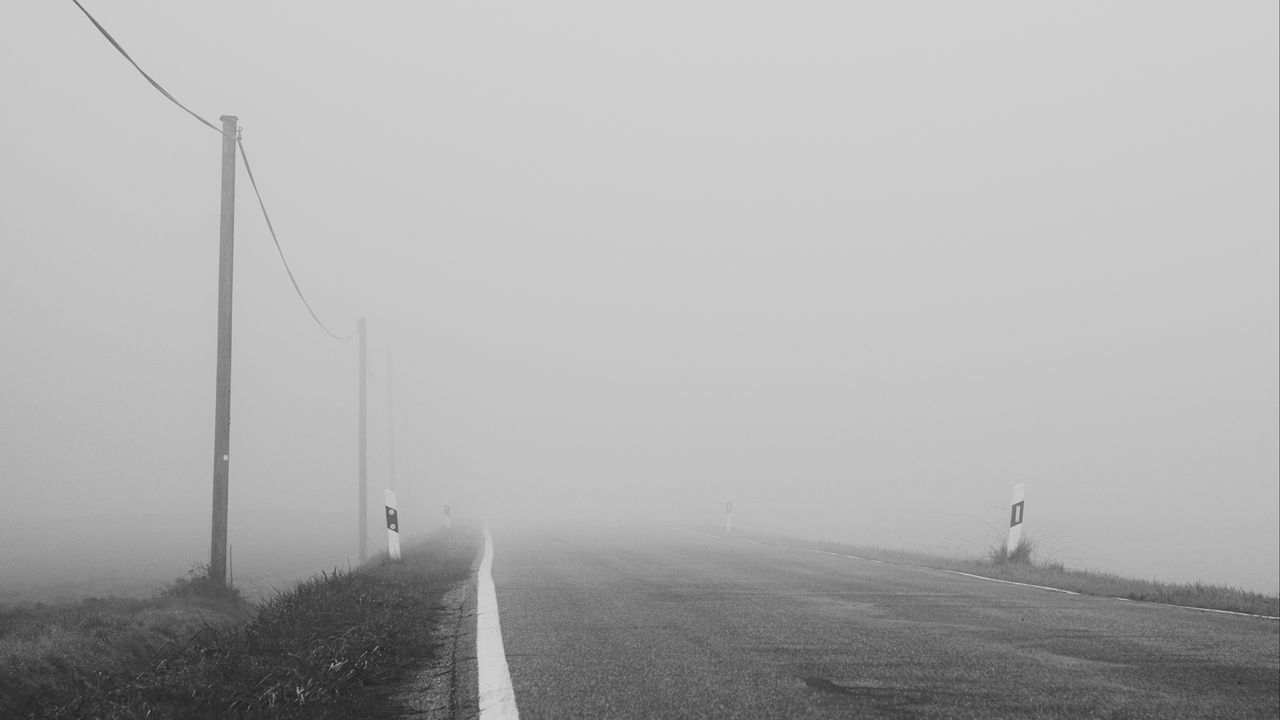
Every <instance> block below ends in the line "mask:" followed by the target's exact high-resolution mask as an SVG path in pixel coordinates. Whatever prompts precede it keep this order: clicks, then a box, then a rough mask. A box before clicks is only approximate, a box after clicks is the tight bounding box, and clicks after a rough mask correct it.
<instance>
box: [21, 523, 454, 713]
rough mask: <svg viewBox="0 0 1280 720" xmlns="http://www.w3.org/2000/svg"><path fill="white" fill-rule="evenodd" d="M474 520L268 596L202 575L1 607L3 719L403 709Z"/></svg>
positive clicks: (426, 654) (428, 649)
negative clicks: (151, 588) (110, 595)
mask: <svg viewBox="0 0 1280 720" xmlns="http://www.w3.org/2000/svg"><path fill="white" fill-rule="evenodd" d="M478 543H479V541H478V533H477V532H475V530H474V529H458V530H454V531H452V532H450V533H440V534H437V535H435V536H432V537H431V538H429V539H428V540H427V541H426V542H425V543H423V544H422V545H418V546H415V547H409V548H406V551H405V554H404V561H403V562H399V563H391V562H387V561H385V560H383V561H378V560H375V561H372V562H370V563H369V564H367V565H365V566H363V567H361V568H359V569H357V570H354V571H341V570H335V571H333V572H331V573H322V574H321V575H319V576H316V577H313V578H311V579H309V580H306V581H303V582H300V583H298V584H297V586H295V587H294V588H292V589H290V590H288V591H285V592H281V593H279V594H278V595H276V596H275V597H273V598H271V599H269V600H267V601H265V602H263V603H262V604H261V605H258V606H251V605H249V604H248V603H246V602H244V600H243V599H242V598H240V597H239V596H238V595H236V594H234V593H230V594H228V593H225V592H223V593H222V594H219V593H217V592H216V591H214V590H213V589H212V588H210V587H208V586H207V583H204V582H203V580H202V579H201V578H198V577H193V578H188V579H186V580H184V581H180V582H178V583H174V584H173V585H171V586H170V587H169V588H167V589H166V590H164V591H162V592H161V593H158V594H157V595H156V596H155V597H153V598H149V599H145V600H126V599H110V600H96V599H95V600H87V601H84V602H82V603H79V604H77V605H74V606H64V607H56V608H49V607H42V606H28V607H21V608H13V609H8V610H2V611H0V717H4V718H34V719H44V718H49V719H57V720H62V719H65V718H85V717H92V718H103V719H104V720H124V719H132V718H299V719H305V720H314V719H328V718H348V717H362V718H391V717H396V716H397V715H398V714H400V712H401V710H402V709H403V708H400V707H398V706H397V703H396V701H395V699H394V693H393V692H392V690H394V689H395V687H396V686H397V684H398V683H400V682H402V681H404V680H406V679H407V678H408V677H409V676H410V674H411V673H412V672H413V670H414V669H416V668H417V667H418V666H420V665H421V664H422V663H423V662H425V661H426V660H427V659H428V658H429V657H430V656H431V654H432V652H433V648H434V645H433V641H432V640H431V638H430V635H429V633H430V629H431V625H432V620H433V619H434V613H435V612H436V610H437V608H438V606H439V601H440V598H441V597H442V595H443V594H444V592H445V591H446V590H448V588H449V587H450V586H452V585H453V584H454V583H456V582H458V581H460V580H463V579H465V578H466V577H467V576H468V574H469V572H470V568H471V563H472V561H473V560H474V558H475V555H476V552H477V549H478Z"/></svg>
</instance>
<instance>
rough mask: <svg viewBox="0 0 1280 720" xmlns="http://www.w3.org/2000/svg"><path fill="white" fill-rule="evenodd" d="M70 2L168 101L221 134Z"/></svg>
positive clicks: (76, 2) (218, 129)
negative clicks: (180, 100)
mask: <svg viewBox="0 0 1280 720" xmlns="http://www.w3.org/2000/svg"><path fill="white" fill-rule="evenodd" d="M71 2H73V3H75V4H76V7H78V8H80V12H82V13H84V16H85V17H87V18H89V22H91V23H93V26H94V27H96V28H98V32H100V33H102V37H104V38H106V39H107V42H109V43H111V45H112V47H114V48H115V49H116V50H117V51H118V52H119V53H120V54H121V55H123V56H124V59H125V60H128V61H129V64H130V65H132V66H133V67H134V69H136V70H137V71H138V72H140V73H142V77H144V78H146V79H147V82H149V83H151V86H152V87H154V88H155V89H156V90H159V91H160V94H161V95H164V96H165V97H167V98H169V101H170V102H172V103H173V104H174V105H177V106H178V107H180V108H182V109H183V110H186V111H187V114H188V115H190V116H191V117H193V118H195V119H197V120H199V121H200V122H202V123H204V124H205V125H208V126H209V127H210V128H212V129H213V131H214V132H216V133H218V134H219V135H222V134H223V132H222V128H220V127H218V126H217V125H214V124H213V123H211V122H209V121H208V120H206V119H204V118H202V117H200V116H199V115H197V114H196V113H195V112H194V111H193V110H192V109H191V108H189V107H187V106H186V105H183V104H182V103H180V102H178V98H176V97H174V96H173V95H170V94H169V91H168V90H165V89H164V88H163V87H161V86H160V83H158V82H156V81H155V80H154V79H152V77H151V76H150V75H148V74H147V71H146V70H143V69H142V67H140V66H139V65H138V63H136V62H134V60H133V58H131V57H129V53H127V52H125V49H124V48H123V47H120V43H118V42H116V39H115V38H113V37H111V33H109V32H107V29H106V28H104V27H102V23H100V22H98V20H97V18H95V17H94V16H92V15H90V14H89V11H88V10H85V9H84V6H83V5H81V4H80V0H71Z"/></svg>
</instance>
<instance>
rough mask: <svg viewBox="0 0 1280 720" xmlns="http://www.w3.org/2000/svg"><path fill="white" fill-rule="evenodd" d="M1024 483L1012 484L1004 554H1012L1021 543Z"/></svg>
mask: <svg viewBox="0 0 1280 720" xmlns="http://www.w3.org/2000/svg"><path fill="white" fill-rule="evenodd" d="M1026 491H1027V486H1026V485H1014V486H1013V505H1012V506H1011V507H1010V508H1009V542H1008V544H1006V545H1005V555H1006V556H1008V555H1012V554H1013V551H1015V550H1017V549H1018V545H1019V544H1021V543H1022V509H1023V505H1024V504H1025V503H1026Z"/></svg>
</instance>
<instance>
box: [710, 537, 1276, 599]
mask: <svg viewBox="0 0 1280 720" xmlns="http://www.w3.org/2000/svg"><path fill="white" fill-rule="evenodd" d="M703 531H707V530H706V529H705V528H704V529H703ZM707 532H715V533H717V534H723V532H722V531H707ZM733 536H734V537H742V538H747V539H751V540H755V541H757V542H763V543H767V544H770V545H783V546H788V547H797V548H806V549H811V550H819V551H823V552H831V553H836V554H841V555H849V556H853V557H857V558H863V559H866V560H874V561H878V562H886V563H892V564H896V565H909V566H914V567H922V568H930V569H934V570H946V571H950V572H960V573H968V574H971V575H978V576H981V577H985V578H990V579H992V580H1001V581H1005V582H1015V583H1023V584H1027V585H1038V586H1042V587H1048V588H1054V589H1057V590H1064V591H1067V592H1074V593H1079V594H1081V595H1097V596H1101V597H1115V598H1122V599H1125V600H1135V601H1138V602H1149V603H1159V604H1164V605H1177V606H1180V607H1191V608H1199V609H1204V610H1218V611H1223V612H1234V613H1243V614H1246V615H1259V616H1263V617H1269V618H1276V617H1280V597H1277V596H1275V595H1264V594H1262V593H1256V592H1249V591H1247V590H1241V589H1238V588H1233V587H1228V586H1225V585H1213V584H1209V583H1166V582H1159V581H1155V580H1140V579H1136V578H1128V577H1123V576H1121V575H1115V574H1111V573H1103V572H1096V571H1092V570H1076V569H1072V568H1068V567H1065V566H1063V565H1062V563H1057V562H1044V561H1038V560H1036V559H1035V557H1034V550H1033V547H1032V543H1028V544H1027V545H1026V546H1025V547H1022V548H1019V549H1018V552H1015V553H1011V554H1009V555H1006V554H1005V553H1004V552H1003V549H1002V548H997V549H995V550H993V551H991V552H989V553H988V554H987V556H986V557H982V558H959V557H944V556H938V555H929V554H925V553H916V552H909V551H902V550H889V549H886V548H880V547H864V546H853V545H847V544H843V543H836V542H828V541H823V540H801V539H797V538H794V537H787V536H783V535H775V534H771V533H762V532H750V531H737V532H735V533H734V534H733Z"/></svg>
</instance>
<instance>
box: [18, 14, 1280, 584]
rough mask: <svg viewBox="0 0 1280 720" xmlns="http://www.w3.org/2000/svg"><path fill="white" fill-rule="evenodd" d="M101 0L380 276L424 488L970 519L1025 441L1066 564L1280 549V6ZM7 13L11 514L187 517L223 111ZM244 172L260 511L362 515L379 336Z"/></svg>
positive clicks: (853, 533) (416, 506)
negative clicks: (363, 424)
mask: <svg viewBox="0 0 1280 720" xmlns="http://www.w3.org/2000/svg"><path fill="white" fill-rule="evenodd" d="M86 7H88V8H89V10H90V11H91V12H93V13H95V15H96V16H97V17H98V19H99V20H100V21H101V22H102V23H103V24H104V25H105V26H106V27H107V28H108V29H109V30H110V31H111V32H112V33H113V34H114V35H115V36H116V38H117V39H118V40H119V41H120V42H121V43H122V44H123V45H124V46H125V47H126V48H127V49H128V50H129V52H130V53H131V54H132V55H133V57H134V58H135V60H137V61H138V62H139V63H140V64H141V65H142V67H143V68H145V69H147V71H148V72H149V73H151V74H152V76H154V77H155V78H156V79H157V80H158V81H159V82H160V83H161V84H163V85H165V86H166V87H167V89H169V90H170V91H171V92H172V93H174V94H175V95H176V96H177V97H178V98H179V99H180V100H182V101H183V102H184V103H185V104H187V105H188V106H189V107H191V108H192V109H193V110H195V111H196V112H198V113H200V114H202V115H204V116H206V117H209V118H210V119H213V120H214V121H215V122H216V119H217V117H218V116H219V115H221V114H231V115H237V116H238V117H239V118H240V122H241V125H242V126H243V128H244V142H245V146H246V148H247V150H248V153H249V157H250V159H251V161H252V163H253V168H254V172H255V174H256V176H257V178H258V181H259V183H260V186H261V189H262V191H263V193H264V196H265V198H266V202H267V204H268V209H269V211H270V212H271V214H272V220H273V222H274V223H275V226H276V229H277V231H278V232H279V234H280V239H281V242H282V243H283V245H284V249H285V252H286V253H287V254H288V256H289V259H290V262H291V264H292V266H293V269H294V272H295V273H296V275H297V277H298V280H299V282H300V283H301V286H302V288H303V291H304V292H305V293H306V294H307V296H308V299H309V300H310V301H311V302H312V304H313V306H314V307H315V309H316V311H317V312H318V313H319V314H320V316H321V317H322V318H323V319H324V320H325V322H326V323H328V324H329V325H330V326H331V327H333V328H334V329H335V331H337V332H339V333H344V332H348V331H350V330H351V329H352V328H353V327H354V323H355V320H356V319H357V318H358V317H359V316H362V315H366V316H367V317H368V319H369V320H368V322H369V328H370V342H371V345H370V357H371V362H372V369H373V372H374V375H375V377H376V380H375V381H373V382H372V383H371V385H370V392H371V406H370V438H371V439H370V443H371V445H370V457H371V475H370V477H371V480H370V488H371V494H370V495H371V500H370V505H371V507H372V508H373V509H374V510H377V506H378V504H379V503H380V497H381V492H380V490H381V488H382V487H384V486H385V485H386V484H389V482H390V480H389V475H390V470H389V461H388V453H387V447H386V446H387V417H386V414H387V411H386V399H385V395H386V391H387V382H388V380H389V379H390V380H391V381H392V382H394V387H395V389H396V391H397V399H396V401H395V407H396V418H395V424H396V445H397V458H396V468H395V475H396V478H395V484H396V485H397V488H398V489H399V490H400V492H401V495H402V504H403V505H404V506H405V509H404V519H405V522H406V523H407V527H408V528H409V529H410V530H412V528H413V527H414V523H415V521H416V522H417V523H418V526H419V527H426V526H428V525H430V524H433V523H437V522H438V514H439V512H438V508H439V504H440V503H441V502H443V500H444V498H445V497H446V496H448V497H449V499H450V500H451V502H453V503H454V505H455V507H456V508H457V512H458V513H460V514H470V515H481V514H487V515H489V516H491V517H495V518H499V517H512V516H523V517H527V516H534V517H549V516H553V515H569V516H575V515H576V516H586V517H593V518H597V519H599V518H606V517H610V518H611V517H621V516H636V517H643V518H652V519H653V520H655V521H666V520H682V521H697V520H705V521H707V522H717V521H718V519H719V512H720V510H721V506H722V504H723V502H724V501H725V500H726V499H729V498H732V499H733V500H734V502H735V506H736V508H737V511H738V518H737V519H738V522H739V523H740V524H741V525H742V526H744V527H752V526H754V527H770V528H774V529H779V530H783V531H787V532H791V533H793V534H795V533H805V534H809V535H811V536H818V535H820V536H824V537H831V538H838V539H846V540H851V541H858V542H866V543H874V544H881V545H888V546H906V547H919V548H925V549H931V550H943V551H948V552H956V553H960V554H977V553H981V552H982V551H983V550H984V549H985V548H986V547H987V546H988V545H989V544H990V543H991V541H992V538H993V537H995V538H997V539H998V535H999V527H1000V526H1001V525H1002V524H1003V523H1005V522H1006V517H1007V503H1008V498H1009V491H1010V487H1011V486H1012V485H1014V484H1016V483H1026V484H1027V486H1028V489H1027V495H1028V499H1027V510H1026V518H1027V530H1028V533H1030V534H1031V535H1032V536H1035V537H1038V538H1039V540H1040V541H1041V543H1042V548H1043V549H1044V551H1045V552H1047V553H1048V554H1049V555H1050V556H1052V557H1055V558H1057V559H1061V560H1064V561H1066V562H1067V563H1068V564H1069V565H1076V566H1082V567H1096V568H1101V569H1105V570H1113V571H1117V572H1123V573H1126V574H1131V575H1136V576H1139V577H1146V578H1150V577H1157V578H1159V579H1168V580H1208V581H1214V582H1228V583H1232V584H1236V585H1241V586H1245V587H1249V588H1253V589H1259V590H1263V591H1267V592H1276V591H1277V589H1278V588H1280V574H1278V573H1277V567H1278V566H1280V510H1278V507H1280V459H1278V458H1280V420H1278V418H1280V379H1278V377H1280V329H1278V328H1280V276H1278V270H1277V268H1278V266H1280V252H1278V248H1280V202H1278V200H1277V197H1278V196H1280V180H1278V179H1277V178H1278V177H1280V141H1278V140H1277V134H1278V127H1280V110H1278V107H1280V74H1278V72H1280V71H1278V70H1277V65H1278V61H1280V50H1278V39H1277V35H1278V31H1277V26H1278V23H1280V18H1278V17H1277V14H1278V11H1277V7H1276V5H1275V4H1274V3H1209V2H1190V3H1188V2H1180V3H1169V2H1160V3H1154V2H1152V3H1124V4H1120V5H1115V4H1103V3H1083V4H1081V3H1072V4H1054V5H1047V4H1033V5H1028V4H1023V3H1012V2H1010V3H977V4H964V5H962V6H961V5H955V4H951V3H919V4H911V5H902V4H892V5H883V4H870V3H845V2H830V3H823V2H805V3H741V2H736V3H727V2H725V3H710V2H693V3H690V2H680V3H675V2H656V3H655V2H648V3H642V4H640V3H637V4H633V6H632V7H621V6H619V5H618V4H616V3H603V4H602V3H587V2H577V3H574V2H555V3H538V4H527V3H525V4H516V3H511V4H491V3H474V2H466V3H462V2H436V3H425V4H423V3H412V4H410V3H403V4H393V5H391V6H389V7H374V6H369V5H355V4H348V3H324V2H322V3H305V4H302V3H271V4H261V3H248V2H236V1H233V2H228V3H221V4H216V5H214V4H210V5H199V4H195V5H193V4H187V3H182V4H175V3H163V2H155V1H151V0H148V1H146V2H143V1H134V2H127V3H126V2H119V1H111V2H106V1H96V0H95V1H93V2H86ZM0 28H3V36H4V37H3V42H0V67H3V70H2V71H0V102H2V103H3V107H4V112H3V113H0V133H2V134H3V136H4V137H5V138H6V140H7V142H6V144H5V147H6V152H5V158H4V160H3V162H0V307H2V308H3V312H0V337H3V338H4V340H3V342H0V372H2V375H0V377H3V382H2V383H0V524H4V525H6V527H8V528H9V529H10V530H9V534H8V535H6V537H5V542H6V549H5V552H6V553H8V554H10V555H11V556H12V555H14V554H17V555H24V554H25V555H28V556H30V555H32V554H38V552H39V549H40V547H41V544H42V542H43V540H42V537H44V534H45V533H48V532H56V533H70V534H74V532H75V527H76V521H75V520H74V519H75V518H78V517H90V516H92V517H104V516H106V517H110V516H124V515H129V516H133V515H138V514H147V513H160V514H165V515H171V516H180V517H191V518H193V520H192V525H191V528H190V533H191V536H192V538H194V540H192V541H191V542H192V543H193V546H194V547H195V548H197V552H196V557H193V558H192V560H200V559H202V558H201V557H200V553H202V552H207V548H206V546H207V534H208V528H207V526H206V525H207V521H208V508H209V496H210V492H211V490H210V487H211V477H212V463H211V455H212V452H211V450H212V419H213V381H214V346H215V342H216V337H215V319H216V310H217V308H216V299H217V253H218V199H219V162H220V156H219V148H220V139H219V137H218V136H217V134H216V133H213V132H211V131H210V130H209V129H208V128H205V127H203V126H201V125H200V124H199V123H197V122H196V121H195V120H193V119H192V118H190V117H189V116H187V115H186V114H184V113H183V112H182V111H181V110H179V109H178V108H176V107H174V106H173V105H171V104H170V103H168V101H166V100H165V99H164V98H163V97H161V96H160V95H159V94H158V93H156V92H155V91H154V89H152V88H151V87H150V86H149V85H148V84H147V83H146V82H145V80H143V79H142V78H141V77H140V76H139V75H138V74H137V73H136V72H135V71H134V70H133V68H131V67H130V66H129V65H128V64H127V63H126V62H125V60H124V59H123V58H121V57H120V56H119V55H117V54H116V53H115V52H114V50H113V49H112V48H111V47H110V46H109V45H108V44H107V43H106V41H105V40H103V39H102V38H101V37H100V36H99V35H98V34H97V32H96V30H95V29H94V28H93V27H92V25H91V24H89V22H88V21H87V20H86V19H85V18H84V17H83V16H82V15H81V14H80V13H79V11H78V10H77V9H76V8H75V6H74V5H73V4H71V3H69V2H67V3H49V2H39V3H37V2H6V3H4V4H3V5H0ZM238 185H239V187H238V195H237V200H238V206H237V223H236V285H235V293H236V295H235V313H236V314H235V340H234V380H233V383H234V385H233V401H232V417H233V426H232V439H231V443H232V445H231V448H232V449H231V458H232V460H231V483H230V487H231V512H232V540H231V541H232V542H233V543H234V544H235V545H236V547H237V548H242V549H241V550H238V551H237V552H242V553H246V554H252V553H255V552H261V553H268V552H270V548H269V547H267V546H265V541H259V540H257V539H256V538H259V537H265V536H266V534H267V533H266V527H265V526H266V525H271V526H272V527H271V530H272V532H273V533H274V532H279V531H282V530H288V529H290V528H292V529H293V531H294V532H296V533H297V537H298V538H299V540H298V542H318V540H317V539H318V538H320V537H322V536H323V537H324V538H326V539H332V538H333V537H338V538H341V541H340V542H339V544H340V545H341V544H342V543H346V544H347V545H349V546H350V549H349V550H347V551H346V552H347V553H348V554H353V553H354V543H355V527H354V525H355V522H354V521H355V517H354V512H355V511H354V504H355V495H356V489H355V475H356V439H355V430H356V348H355V344H354V343H353V342H346V343H341V342H337V341H334V340H331V339H329V338H328V337H327V336H325V335H324V334H323V333H322V332H321V331H320V330H319V329H318V328H316V327H315V325H314V324H313V323H312V322H311V320H310V318H309V317H308V315H307V314H306V311H305V309H304V308H303V307H302V305H301V304H300V303H299V301H298V299H297V297H296V296H295V295H294V293H293V289H292V287H291V286H290V285H289V282H288V278H287V277H286V276H285V274H284V271H283V269H282V267H281V266H280V262H279V259H278V257H276V255H275V249H274V247H273V246H272V245H271V240H270V237H269V235H268V234H267V230H266V226H265V224H264V223H263V221H262V217H261V215H260V213H259V212H258V209H257V207H256V205H255V200H254V198H253V195H252V191H251V189H250V187H249V185H248V179H247V177H246V176H245V175H244V171H243V168H241V170H240V175H239V178H238ZM389 357H390V358H391V362H392V365H393V368H392V370H391V374H390V376H389V375H388V367H387V362H388V358H389ZM51 512H55V513H56V516H57V517H59V518H66V519H68V520H67V522H66V523H64V524H61V525H62V526H61V527H59V528H58V529H55V530H50V528H49V526H48V525H47V524H46V522H45V520H44V519H43V518H45V517H47V516H48V514H49V513H51ZM379 516H380V514H379V513H371V518H372V519H371V521H370V526H371V527H373V528H378V527H379V522H380V521H379V520H378V517H379ZM344 523H346V524H344ZM14 528H19V529H21V532H19V531H18V530H16V529H14ZM272 537H274V535H272ZM255 543H256V544H255ZM2 574H3V565H0V582H3V580H2V577H3V575H2Z"/></svg>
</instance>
